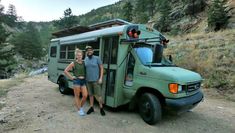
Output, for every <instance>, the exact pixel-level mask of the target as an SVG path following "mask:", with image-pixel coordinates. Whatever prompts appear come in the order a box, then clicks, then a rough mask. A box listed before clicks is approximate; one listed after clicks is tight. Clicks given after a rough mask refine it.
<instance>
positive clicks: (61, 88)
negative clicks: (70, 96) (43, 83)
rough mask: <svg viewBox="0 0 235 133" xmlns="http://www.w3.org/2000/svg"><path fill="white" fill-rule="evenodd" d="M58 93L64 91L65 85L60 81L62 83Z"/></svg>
mask: <svg viewBox="0 0 235 133" xmlns="http://www.w3.org/2000/svg"><path fill="white" fill-rule="evenodd" d="M59 88H60V91H61V92H64V89H65V83H64V81H63V80H62V81H60V87H59Z"/></svg>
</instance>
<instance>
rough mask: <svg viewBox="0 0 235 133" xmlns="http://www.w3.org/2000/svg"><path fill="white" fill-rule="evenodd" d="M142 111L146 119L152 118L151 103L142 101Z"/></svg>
mask: <svg viewBox="0 0 235 133" xmlns="http://www.w3.org/2000/svg"><path fill="white" fill-rule="evenodd" d="M140 110H141V112H142V115H143V117H144V118H146V119H149V118H150V117H151V105H150V103H149V101H147V100H144V101H142V104H141V109H140Z"/></svg>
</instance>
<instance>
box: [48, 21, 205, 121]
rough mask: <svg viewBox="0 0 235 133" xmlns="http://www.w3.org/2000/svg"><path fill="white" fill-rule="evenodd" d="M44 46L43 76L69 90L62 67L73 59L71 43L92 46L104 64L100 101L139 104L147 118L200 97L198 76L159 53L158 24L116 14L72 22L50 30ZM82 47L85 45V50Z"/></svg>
mask: <svg viewBox="0 0 235 133" xmlns="http://www.w3.org/2000/svg"><path fill="white" fill-rule="evenodd" d="M53 35H54V36H57V38H54V39H52V40H51V43H50V48H49V59H48V60H49V62H48V79H49V80H50V81H52V82H54V83H57V84H59V90H60V92H61V93H63V94H66V93H68V91H69V89H70V88H72V86H73V84H72V81H71V80H69V79H68V78H67V77H66V76H65V74H64V73H63V71H64V69H65V67H66V66H67V65H68V64H69V63H70V62H72V61H74V51H75V49H76V48H79V49H81V50H83V51H84V50H85V47H86V46H87V45H90V46H92V47H93V48H94V54H95V55H97V56H99V57H100V58H101V59H102V61H103V65H104V77H103V81H104V82H103V84H102V90H103V97H104V104H105V105H107V106H109V107H112V108H116V107H118V106H121V105H124V104H128V103H129V107H130V108H134V107H138V108H139V113H140V116H141V117H142V118H143V120H144V121H145V122H147V123H148V124H155V123H157V122H158V121H160V120H161V117H162V112H163V111H165V110H170V111H174V112H184V111H187V110H190V109H192V108H193V107H195V106H196V105H197V104H198V103H199V102H200V101H201V100H202V99H203V93H202V92H201V82H202V77H201V76H200V75H199V74H198V73H195V72H192V71H189V70H186V69H183V68H180V67H178V66H176V65H174V64H173V63H172V60H171V58H166V57H165V56H164V55H163V51H164V48H166V45H167V40H166V38H165V37H164V36H163V35H162V34H161V33H160V32H158V31H157V30H155V29H153V28H151V27H148V26H146V25H142V24H132V23H129V22H126V21H123V20H120V19H115V20H110V21H106V22H102V23H98V24H94V25H90V26H88V27H84V26H77V27H73V28H70V29H67V30H63V31H59V32H56V33H54V34H53ZM84 53H85V51H84Z"/></svg>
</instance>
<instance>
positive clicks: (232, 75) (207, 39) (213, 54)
mask: <svg viewBox="0 0 235 133" xmlns="http://www.w3.org/2000/svg"><path fill="white" fill-rule="evenodd" d="M169 38H170V43H169V46H168V48H167V49H166V53H165V54H166V55H169V54H171V55H173V58H174V59H173V60H174V63H175V64H177V65H179V66H182V67H184V68H187V69H191V70H193V71H197V72H199V73H200V74H201V75H202V76H203V78H204V81H203V88H204V89H205V90H206V91H211V92H215V93H214V94H216V93H217V94H218V95H222V96H225V97H227V98H228V99H232V100H234V101H235V60H234V58H235V29H232V30H225V31H219V32H216V33H214V32H210V33H191V34H187V35H183V36H182V35H178V36H169ZM208 88H210V89H208Z"/></svg>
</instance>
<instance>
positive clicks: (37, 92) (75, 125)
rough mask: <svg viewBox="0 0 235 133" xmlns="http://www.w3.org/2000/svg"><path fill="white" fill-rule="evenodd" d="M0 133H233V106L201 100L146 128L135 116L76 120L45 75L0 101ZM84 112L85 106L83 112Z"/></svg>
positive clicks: (70, 104)
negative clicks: (191, 106) (1, 105)
mask: <svg viewBox="0 0 235 133" xmlns="http://www.w3.org/2000/svg"><path fill="white" fill-rule="evenodd" d="M0 101H1V102H4V103H5V107H4V108H2V109H1V110H0V132H1V133H3V132H4V133H5V132H9V133H32V132H40V133H41V132H45V133H48V132H56V133H64V132H68V133H73V132H74V133H78V132H80V133H86V132H88V133H110V132H115V133H119V132H128V133H130V132H133V133H143V132H147V133H158V132H159V133H169V132H174V133H188V132H193V133H202V132H207V133H234V132H235V127H234V125H235V102H230V101H225V100H218V99H211V98H210V97H207V95H206V97H205V100H204V102H202V103H200V104H199V105H198V106H197V107H196V108H195V109H193V110H192V111H191V112H187V113H185V114H182V115H180V116H172V115H164V116H163V120H162V121H161V122H160V123H158V124H156V125H153V126H150V125H148V124H146V123H145V122H144V121H143V120H142V119H141V118H140V116H139V115H138V113H136V112H128V111H125V110H120V111H115V112H114V111H110V110H107V109H106V114H107V115H106V116H104V117H102V116H101V115H100V114H99V111H98V108H97V107H96V108H95V109H96V112H95V113H94V114H91V115H88V116H84V117H80V116H78V114H77V113H76V109H75V108H74V105H73V96H66V95H62V94H60V93H59V91H58V87H57V85H56V84H53V83H51V82H50V81H48V80H47V77H46V76H45V75H40V76H36V77H33V78H26V79H25V80H24V82H23V83H22V84H20V85H17V86H15V87H12V88H10V91H9V92H8V95H7V97H5V98H0ZM87 109H88V104H86V106H85V110H87Z"/></svg>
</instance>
